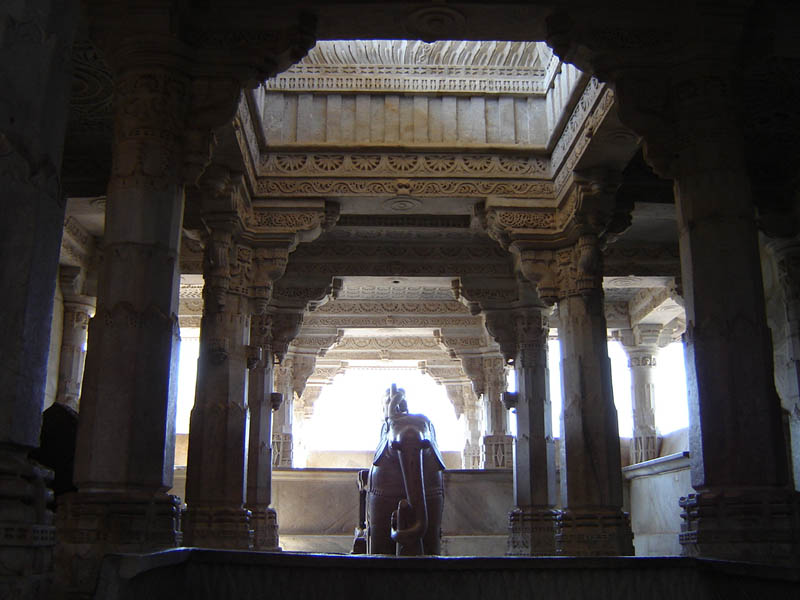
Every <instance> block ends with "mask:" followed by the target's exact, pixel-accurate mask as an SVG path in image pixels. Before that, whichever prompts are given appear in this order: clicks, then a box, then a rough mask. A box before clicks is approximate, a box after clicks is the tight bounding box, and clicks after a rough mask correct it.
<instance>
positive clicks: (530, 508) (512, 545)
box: [508, 309, 558, 556]
mask: <svg viewBox="0 0 800 600" xmlns="http://www.w3.org/2000/svg"><path fill="white" fill-rule="evenodd" d="M513 315H514V322H515V325H516V334H517V335H516V340H517V343H516V357H515V360H514V368H515V369H516V371H517V404H516V413H517V438H516V440H515V442H514V509H513V510H512V511H511V513H510V514H509V539H508V554H511V555H522V556H552V555H555V553H556V545H555V534H556V517H557V516H558V511H556V510H555V505H556V497H557V495H556V464H555V443H554V440H553V432H552V427H553V426H552V416H551V408H550V387H549V373H548V369H547V334H548V331H549V329H548V326H547V318H546V317H545V316H544V315H543V314H542V312H541V310H539V309H527V310H521V311H515V312H514V313H513Z"/></svg>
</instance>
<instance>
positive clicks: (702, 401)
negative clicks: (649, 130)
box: [671, 62, 800, 562]
mask: <svg viewBox="0 0 800 600" xmlns="http://www.w3.org/2000/svg"><path fill="white" fill-rule="evenodd" d="M693 67H695V66H694V65H688V66H687V67H686V68H685V69H683V70H682V71H681V73H680V75H679V78H678V80H677V81H674V82H673V86H674V87H675V89H694V90H695V91H694V92H693V93H691V94H682V93H678V94H673V105H672V106H671V109H672V111H673V112H674V114H675V116H676V117H677V119H678V121H677V128H676V135H677V146H676V147H675V148H673V153H674V156H676V158H675V160H674V162H673V165H672V173H673V175H674V177H675V195H676V204H677V207H678V231H679V240H680V250H681V272H682V281H683V288H684V296H685V298H686V335H685V344H686V373H687V380H688V397H689V449H690V452H691V465H692V487H693V488H694V489H695V490H696V492H697V493H696V494H690V495H689V496H688V497H687V498H685V499H682V500H681V507H682V508H683V515H684V519H685V521H684V526H683V531H682V533H681V544H683V552H684V554H688V555H699V556H711V557H723V558H734V559H742V560H754V561H768V562H777V561H786V560H790V561H791V560H794V561H796V560H797V557H798V548H800V495H798V494H797V493H796V492H794V491H793V490H790V489H789V488H788V468H787V460H786V448H785V443H784V435H783V425H782V418H781V405H780V400H779V398H778V395H777V393H776V391H775V384H774V372H773V363H772V360H771V357H772V346H771V340H770V333H769V329H768V327H767V323H766V317H765V308H764V291H763V285H762V279H761V262H760V256H759V248H758V233H757V228H756V219H755V214H754V209H753V203H752V194H751V188H750V180H749V178H748V174H747V173H748V164H747V161H746V158H745V148H744V144H743V140H742V135H741V132H740V130H739V126H738V124H737V120H738V119H739V118H740V112H739V105H738V104H737V103H736V98H735V94H734V93H733V91H732V90H733V89H734V88H735V87H736V86H737V85H738V83H737V82H736V80H735V79H734V78H732V77H729V76H728V73H729V70H728V69H729V68H730V67H729V64H728V63H727V62H723V63H709V64H703V65H696V67H697V68H696V69H695V68H693ZM720 73H725V75H724V76H720ZM712 82H713V83H712ZM747 448H751V449H752V451H746V450H745V451H743V449H747ZM734 457H735V459H734ZM754 507H758V508H757V509H755V508H754ZM792 555H794V558H790V557H791V556H792Z"/></svg>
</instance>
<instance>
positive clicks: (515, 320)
mask: <svg viewBox="0 0 800 600" xmlns="http://www.w3.org/2000/svg"><path fill="white" fill-rule="evenodd" d="M486 329H487V330H488V331H489V334H490V335H491V336H492V337H493V338H494V339H495V341H496V342H497V343H498V344H499V345H500V352H501V353H502V355H503V358H504V359H505V361H506V363H508V364H512V363H514V364H516V362H517V361H518V360H520V361H522V363H523V366H532V365H533V364H535V361H536V360H537V359H536V356H538V351H539V350H540V349H541V347H542V345H543V344H546V343H547V335H548V332H549V325H548V320H547V316H546V315H545V313H544V312H543V310H542V309H540V308H538V307H531V308H519V309H515V310H505V311H500V310H498V311H486Z"/></svg>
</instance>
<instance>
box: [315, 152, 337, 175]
mask: <svg viewBox="0 0 800 600" xmlns="http://www.w3.org/2000/svg"><path fill="white" fill-rule="evenodd" d="M312 161H313V162H314V166H315V167H316V168H317V169H319V170H320V171H325V172H328V173H329V172H332V171H336V170H338V169H340V168H341V167H342V165H343V164H344V156H343V155H341V154H315V155H314V156H313V157H312Z"/></svg>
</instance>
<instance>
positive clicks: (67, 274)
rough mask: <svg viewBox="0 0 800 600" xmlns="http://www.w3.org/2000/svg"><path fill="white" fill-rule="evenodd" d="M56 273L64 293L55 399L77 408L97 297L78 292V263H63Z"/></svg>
mask: <svg viewBox="0 0 800 600" xmlns="http://www.w3.org/2000/svg"><path fill="white" fill-rule="evenodd" d="M59 277H60V280H61V290H62V294H63V295H64V330H63V333H62V336H61V355H60V358H59V362H58V388H57V390H56V402H60V403H61V404H64V405H66V406H69V407H70V408H71V409H72V410H74V411H77V410H78V401H79V399H80V396H81V384H82V383H83V367H84V364H85V362H86V340H87V337H88V330H89V320H90V319H91V318H92V317H93V316H94V312H95V303H96V301H95V298H93V297H91V296H84V295H82V294H81V293H80V292H82V291H83V290H82V289H81V288H82V287H83V286H82V279H83V276H82V274H81V268H80V267H64V266H62V267H61V268H60V272H59Z"/></svg>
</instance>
